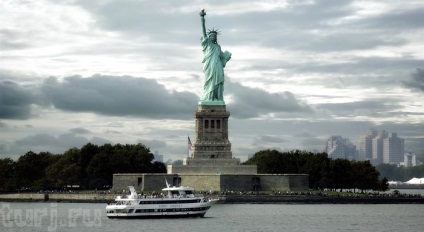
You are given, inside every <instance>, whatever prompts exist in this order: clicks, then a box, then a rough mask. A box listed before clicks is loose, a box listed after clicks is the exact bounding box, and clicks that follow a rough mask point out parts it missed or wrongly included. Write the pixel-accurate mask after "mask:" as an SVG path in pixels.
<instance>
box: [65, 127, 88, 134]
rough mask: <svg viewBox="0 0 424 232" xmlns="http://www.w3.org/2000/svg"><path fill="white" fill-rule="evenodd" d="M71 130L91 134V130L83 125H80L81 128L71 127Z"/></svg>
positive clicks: (76, 132)
mask: <svg viewBox="0 0 424 232" xmlns="http://www.w3.org/2000/svg"><path fill="white" fill-rule="evenodd" d="M70 131H71V132H72V133H75V134H89V133H91V131H90V130H87V129H85V128H81V127H79V128H72V129H70Z"/></svg>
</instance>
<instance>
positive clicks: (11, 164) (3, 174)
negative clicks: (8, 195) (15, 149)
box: [0, 158, 16, 192]
mask: <svg viewBox="0 0 424 232" xmlns="http://www.w3.org/2000/svg"><path fill="white" fill-rule="evenodd" d="M15 165H16V162H15V161H13V160H12V159H10V158H5V159H0V192H1V191H13V190H15V188H16V178H15V175H16V172H15V171H16V170H15Z"/></svg>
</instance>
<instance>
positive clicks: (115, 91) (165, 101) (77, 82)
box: [42, 75, 197, 118]
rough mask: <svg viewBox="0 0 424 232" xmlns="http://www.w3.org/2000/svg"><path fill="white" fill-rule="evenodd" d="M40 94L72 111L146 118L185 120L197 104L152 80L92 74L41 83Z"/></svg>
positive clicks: (190, 96) (186, 94) (191, 97)
mask: <svg viewBox="0 0 424 232" xmlns="http://www.w3.org/2000/svg"><path fill="white" fill-rule="evenodd" d="M42 89H43V91H44V92H45V94H46V95H47V96H48V98H49V99H50V101H51V102H52V103H53V105H54V106H55V107H56V108H58V109H62V110H68V111H74V112H95V113H98V114H104V115H118V116H139V117H146V118H187V117H190V115H189V114H187V112H190V111H191V110H192V109H193V107H194V106H195V105H196V99H197V96H196V95H195V94H193V93H190V92H177V91H168V90H166V89H165V87H164V86H163V85H160V84H158V83H157V82H156V81H155V80H151V79H145V78H134V77H129V76H122V77H114V76H102V75H95V76H92V77H88V78H82V77H80V76H72V77H67V78H65V80H64V81H63V82H59V81H58V80H57V79H56V78H49V79H47V80H45V81H44V83H43V86H42Z"/></svg>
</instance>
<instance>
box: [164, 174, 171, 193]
mask: <svg viewBox="0 0 424 232" xmlns="http://www.w3.org/2000/svg"><path fill="white" fill-rule="evenodd" d="M163 177H164V178H165V183H166V189H167V190H168V198H171V190H169V184H168V180H167V179H166V176H165V175H164V176H163Z"/></svg>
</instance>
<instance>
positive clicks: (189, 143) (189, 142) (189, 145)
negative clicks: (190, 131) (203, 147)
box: [188, 136, 193, 151]
mask: <svg viewBox="0 0 424 232" xmlns="http://www.w3.org/2000/svg"><path fill="white" fill-rule="evenodd" d="M192 146H193V144H191V140H190V136H188V149H189V150H190V151H191V147H192Z"/></svg>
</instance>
